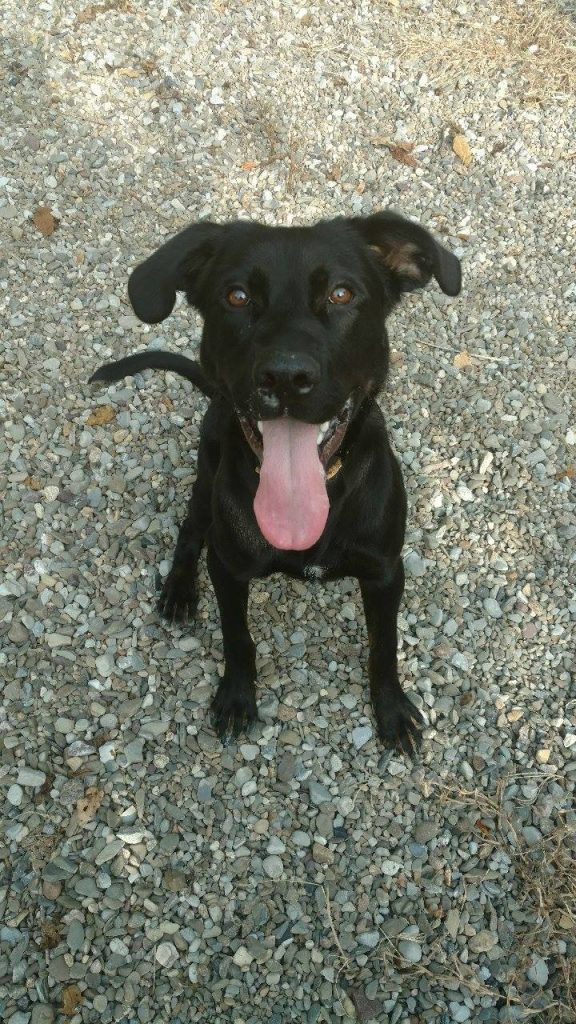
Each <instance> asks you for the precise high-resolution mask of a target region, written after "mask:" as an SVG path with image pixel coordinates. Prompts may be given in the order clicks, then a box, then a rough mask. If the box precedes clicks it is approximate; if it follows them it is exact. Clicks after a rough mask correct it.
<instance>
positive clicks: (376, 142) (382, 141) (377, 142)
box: [370, 135, 394, 147]
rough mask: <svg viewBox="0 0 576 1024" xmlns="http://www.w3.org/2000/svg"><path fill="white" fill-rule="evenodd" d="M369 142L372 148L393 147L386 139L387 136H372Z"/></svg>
mask: <svg viewBox="0 0 576 1024" xmlns="http://www.w3.org/2000/svg"><path fill="white" fill-rule="evenodd" d="M370 142H371V143H372V145H373V146H388V147H390V146H393V145H394V143H393V142H391V140H390V139H389V138H388V136H387V135H374V136H373V137H372V138H371V139H370Z"/></svg>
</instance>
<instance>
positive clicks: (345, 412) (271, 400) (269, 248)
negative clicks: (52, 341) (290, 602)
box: [128, 212, 460, 547]
mask: <svg viewBox="0 0 576 1024" xmlns="http://www.w3.org/2000/svg"><path fill="white" fill-rule="evenodd" d="M431 277H434V278H435V279H436V281H437V282H438V284H439V285H440V287H441V288H442V290H443V291H444V292H446V293H447V294H448V295H457V294H458V292H459V290H460V264H459V261H458V260H457V258H456V257H455V256H454V255H453V254H452V253H450V252H448V250H446V249H445V248H444V247H443V246H441V245H440V244H439V243H438V242H436V241H435V239H434V238H433V237H432V236H431V235H430V234H429V233H428V232H427V231H426V230H425V229H424V228H422V227H420V226H419V225H417V224H414V223H412V222H411V221H408V220H405V219H404V218H403V217H400V216H398V215H397V214H394V213H388V212H385V213H377V214H374V215H372V216H370V217H365V218H350V219H344V218H340V219H337V220H331V221H322V222H321V223H319V224H316V225H314V226H312V227H296V228H283V227H266V226H264V225H261V224H255V223H252V222H246V221H237V222H234V223H230V224H214V223H211V222H202V223H199V224H193V225H192V226H191V227H189V228H186V230H184V231H182V232H180V234H178V235H176V236H175V237H174V238H172V239H171V240H170V241H169V242H167V243H166V244H165V245H163V246H162V247H161V248H160V249H158V250H157V252H155V253H154V254H153V255H152V256H150V258H149V259H147V260H146V261H145V262H144V263H141V264H140V265H139V266H138V267H136V269H135V270H134V272H133V273H132V275H131V277H130V281H129V285H128V290H129V295H130V300H131V302H132V305H133V307H134V311H135V313H136V314H137V316H138V317H139V318H140V319H141V320H143V321H145V322H146V323H159V322H160V321H161V320H164V319H165V318H166V317H167V316H169V314H170V313H171V312H172V309H173V307H174V302H175V300H176V292H177V291H184V292H185V293H186V295H187V298H188V301H189V302H190V303H191V304H192V305H193V306H195V307H196V308H197V309H198V310H199V312H200V313H201V314H202V316H203V318H204V330H203V334H202V343H201V349H200V360H201V363H202V366H203V369H204V371H205V373H206V375H207V377H209V378H210V380H211V381H212V382H213V383H214V384H215V385H216V386H217V387H218V389H219V390H220V391H222V392H224V393H225V394H226V395H227V396H228V397H229V399H230V401H231V403H232V404H233V405H234V407H235V409H236V410H237V413H238V416H239V419H240V422H241V424H242V428H243V430H244V434H245V437H246V439H247V441H248V443H249V444H250V446H251V447H252V448H253V450H254V451H255V453H256V454H257V455H258V457H259V458H261V459H263V460H264V461H263V466H262V471H261V479H262V480H263V481H264V482H265V480H266V479H267V478H268V477H269V476H270V473H269V472H268V469H270V471H272V469H274V470H275V472H276V474H278V473H280V474H284V477H285V478H286V481H287V480H288V476H290V478H291V479H292V485H293V483H294V481H293V472H292V471H291V470H290V467H289V464H291V465H292V466H293V467H297V469H298V475H299V479H300V488H301V489H302V488H303V489H305V490H306V489H307V491H308V493H311V492H312V491H314V485H315V482H316V478H317V477H318V472H319V471H320V473H322V475H323V472H324V469H325V468H326V467H327V465H328V463H329V461H330V460H331V459H332V458H333V456H334V455H335V453H336V451H337V450H338V449H339V447H340V446H341V444H342V442H343V441H344V438H345V436H346V431H347V429H348V427H349V425H350V423H351V421H352V420H353V418H354V415H355V413H356V411H357V409H358V407H359V405H360V404H361V403H362V400H363V398H364V397H365V396H366V395H367V394H373V393H375V392H377V391H378V390H379V389H380V388H381V387H382V384H383V383H384V379H385V377H386V372H387V369H388V340H387V335H386V329H385V324H384V321H385V319H386V317H387V315H388V313H389V312H390V310H391V309H392V308H393V306H394V305H395V303H396V302H397V301H398V300H399V298H400V297H401V295H402V293H403V292H405V291H411V290H412V289H414V288H420V287H422V286H423V285H425V284H426V283H427V282H428V281H429V280H430V278H431ZM286 481H285V483H286ZM261 486H262V485H261ZM288 490H289V487H288V483H286V486H285V487H277V488H276V490H275V491H274V495H273V498H274V500H273V501H272V504H273V505H274V506H275V508H276V507H277V506H278V505H279V503H280V499H282V501H283V500H284V499H285V497H286V494H287V491H288ZM324 492H325V488H324ZM317 497H318V501H320V497H322V495H320V494H319V495H317ZM320 504H321V503H320ZM269 511H270V510H269ZM325 512H326V514H327V504H326V508H325ZM277 513H278V509H277V508H276V512H275V513H274V514H275V515H276V514H277ZM270 514H272V512H270ZM278 514H279V513H278ZM257 515H258V513H257ZM319 521H320V517H316V525H315V526H314V527H313V528H311V529H310V530H308V531H304V533H305V537H304V538H303V540H302V542H299V543H298V546H300V547H302V546H304V547H309V546H310V543H309V540H310V537H311V536H312V535H313V534H315V533H316V532H317V527H318V523H319ZM324 521H325V517H324ZM259 522H260V519H259ZM261 527H262V523H261ZM263 532H264V534H265V536H267V535H268V534H267V533H266V530H265V529H263ZM268 532H269V533H270V531H268ZM272 532H273V531H272ZM320 532H321V530H320ZM292 533H293V531H292ZM274 537H275V539H276V541H278V540H281V538H280V535H279V534H276V533H274ZM289 539H290V543H276V545H275V546H277V547H282V546H284V547H294V546H295V544H294V543H293V541H294V537H293V536H292V534H291V537H290V538H289ZM272 542H274V541H272ZM312 543H313V541H312Z"/></svg>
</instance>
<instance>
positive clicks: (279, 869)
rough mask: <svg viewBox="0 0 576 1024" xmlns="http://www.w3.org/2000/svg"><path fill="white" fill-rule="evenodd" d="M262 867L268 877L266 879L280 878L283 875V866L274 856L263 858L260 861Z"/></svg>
mask: <svg viewBox="0 0 576 1024" xmlns="http://www.w3.org/2000/svg"><path fill="white" fill-rule="evenodd" d="M262 867H263V868H264V871H265V872H266V874H267V875H268V878H282V875H283V874H284V865H283V863H282V861H281V860H280V857H277V856H276V855H275V854H272V855H271V856H269V857H265V858H264V860H263V861H262Z"/></svg>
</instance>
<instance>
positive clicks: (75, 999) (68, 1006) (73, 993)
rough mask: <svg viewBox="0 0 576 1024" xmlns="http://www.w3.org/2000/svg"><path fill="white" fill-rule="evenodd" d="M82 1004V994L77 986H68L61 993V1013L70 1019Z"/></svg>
mask: <svg viewBox="0 0 576 1024" xmlns="http://www.w3.org/2000/svg"><path fill="white" fill-rule="evenodd" d="M81 1002H82V993H81V991H80V989H79V988H78V985H68V986H67V987H66V988H65V989H64V990H63V992H62V1013H63V1014H65V1016H66V1017H72V1016H73V1015H74V1014H75V1013H76V1009H77V1007H78V1006H79V1005H80V1003H81Z"/></svg>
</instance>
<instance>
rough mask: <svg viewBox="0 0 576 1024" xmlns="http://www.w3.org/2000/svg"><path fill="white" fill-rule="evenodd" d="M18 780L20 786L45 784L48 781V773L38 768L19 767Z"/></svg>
mask: <svg viewBox="0 0 576 1024" xmlns="http://www.w3.org/2000/svg"><path fill="white" fill-rule="evenodd" d="M16 782H17V784H18V785H19V786H33V787H36V786H43V785H44V783H45V782H46V773H45V772H41V771H39V770H38V769H36V768H19V769H18V778H17V780H16Z"/></svg>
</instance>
